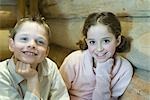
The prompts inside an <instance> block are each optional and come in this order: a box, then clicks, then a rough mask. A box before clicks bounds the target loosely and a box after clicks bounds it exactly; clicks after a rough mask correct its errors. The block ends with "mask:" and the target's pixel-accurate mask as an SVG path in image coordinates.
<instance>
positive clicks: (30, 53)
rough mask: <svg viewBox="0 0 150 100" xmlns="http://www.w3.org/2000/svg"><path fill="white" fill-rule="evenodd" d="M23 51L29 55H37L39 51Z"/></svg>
mask: <svg viewBox="0 0 150 100" xmlns="http://www.w3.org/2000/svg"><path fill="white" fill-rule="evenodd" d="M23 53H24V54H25V55H27V56H37V53H34V52H30V51H23Z"/></svg>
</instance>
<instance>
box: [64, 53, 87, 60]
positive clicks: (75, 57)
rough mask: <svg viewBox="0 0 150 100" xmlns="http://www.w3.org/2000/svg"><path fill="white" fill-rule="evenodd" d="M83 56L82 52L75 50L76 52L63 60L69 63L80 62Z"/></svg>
mask: <svg viewBox="0 0 150 100" xmlns="http://www.w3.org/2000/svg"><path fill="white" fill-rule="evenodd" d="M83 55H84V51H81V50H77V51H74V52H72V53H71V54H69V55H68V56H67V57H66V58H65V61H71V62H74V61H78V60H81V58H82V57H83Z"/></svg>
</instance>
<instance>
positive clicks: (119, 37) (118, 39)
mask: <svg viewBox="0 0 150 100" xmlns="http://www.w3.org/2000/svg"><path fill="white" fill-rule="evenodd" d="M120 43H121V35H119V36H118V38H117V46H119V45H120Z"/></svg>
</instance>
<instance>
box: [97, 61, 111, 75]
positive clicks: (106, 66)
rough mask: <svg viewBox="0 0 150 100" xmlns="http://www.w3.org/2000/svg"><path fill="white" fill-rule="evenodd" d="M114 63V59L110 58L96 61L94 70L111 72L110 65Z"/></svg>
mask: <svg viewBox="0 0 150 100" xmlns="http://www.w3.org/2000/svg"><path fill="white" fill-rule="evenodd" d="M113 65H114V59H113V58H110V59H108V60H107V61H105V62H96V70H97V71H100V72H102V73H105V72H106V73H109V74H111V72H112V67H113Z"/></svg>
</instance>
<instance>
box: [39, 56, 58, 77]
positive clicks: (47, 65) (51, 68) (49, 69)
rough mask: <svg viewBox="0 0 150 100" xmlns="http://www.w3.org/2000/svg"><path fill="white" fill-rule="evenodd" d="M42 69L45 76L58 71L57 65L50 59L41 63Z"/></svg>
mask: <svg viewBox="0 0 150 100" xmlns="http://www.w3.org/2000/svg"><path fill="white" fill-rule="evenodd" d="M41 68H42V72H43V74H45V75H49V74H52V73H54V72H55V71H56V70H58V68H57V65H56V63H55V62H54V61H52V60H51V59H49V58H45V60H44V61H43V62H42V63H41Z"/></svg>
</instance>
